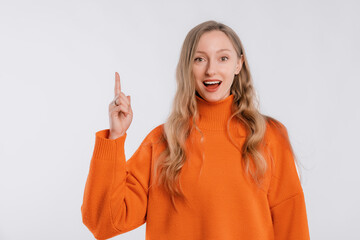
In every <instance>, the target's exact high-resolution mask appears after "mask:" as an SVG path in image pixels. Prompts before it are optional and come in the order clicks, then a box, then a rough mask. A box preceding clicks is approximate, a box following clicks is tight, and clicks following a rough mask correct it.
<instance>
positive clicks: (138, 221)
mask: <svg viewBox="0 0 360 240" xmlns="http://www.w3.org/2000/svg"><path fill="white" fill-rule="evenodd" d="M108 136H109V129H105V130H101V131H98V132H97V133H96V138H95V146H94V151H93V155H92V159H91V162H90V168H89V174H88V177H87V180H86V185H85V190H84V196H83V204H82V206H81V213H82V221H83V223H84V224H85V225H86V226H87V228H88V229H89V230H90V231H91V232H92V234H93V235H94V237H95V238H96V239H108V238H111V237H114V236H116V235H119V234H121V233H124V232H128V231H130V230H132V229H135V228H137V227H139V226H140V225H142V224H144V223H145V222H146V213H147V199H148V198H147V197H148V183H149V177H150V164H151V157H152V145H151V144H149V142H148V137H146V138H145V139H144V140H143V142H142V143H141V145H140V147H139V148H138V149H137V150H136V151H135V153H134V154H133V156H132V157H131V158H130V159H129V160H128V161H126V159H125V152H124V143H125V138H126V136H127V134H126V133H125V134H124V135H123V136H121V137H119V138H117V139H109V138H108ZM148 136H149V135H148Z"/></svg>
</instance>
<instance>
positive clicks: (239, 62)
mask: <svg viewBox="0 0 360 240" xmlns="http://www.w3.org/2000/svg"><path fill="white" fill-rule="evenodd" d="M243 64H244V55H242V54H241V57H240V58H239V59H238V61H237V64H236V70H235V74H236V75H238V74H239V73H240V71H241V68H242V66H243Z"/></svg>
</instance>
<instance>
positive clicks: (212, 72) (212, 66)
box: [206, 60, 216, 76]
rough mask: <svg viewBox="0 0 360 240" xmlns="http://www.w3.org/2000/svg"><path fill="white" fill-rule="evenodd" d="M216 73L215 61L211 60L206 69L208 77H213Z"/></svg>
mask: <svg viewBox="0 0 360 240" xmlns="http://www.w3.org/2000/svg"><path fill="white" fill-rule="evenodd" d="M215 73H216V65H215V62H214V61H211V60H209V61H208V64H207V68H206V75H208V76H213V75H215Z"/></svg>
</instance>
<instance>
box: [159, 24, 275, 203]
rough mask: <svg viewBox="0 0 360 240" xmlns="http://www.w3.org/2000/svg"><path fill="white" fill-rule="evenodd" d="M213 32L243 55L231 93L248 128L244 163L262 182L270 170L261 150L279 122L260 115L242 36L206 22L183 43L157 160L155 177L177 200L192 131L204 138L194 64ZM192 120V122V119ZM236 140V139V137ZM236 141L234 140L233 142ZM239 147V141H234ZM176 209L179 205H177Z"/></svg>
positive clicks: (237, 115) (234, 109)
mask: <svg viewBox="0 0 360 240" xmlns="http://www.w3.org/2000/svg"><path fill="white" fill-rule="evenodd" d="M209 31H222V32H223V33H225V34H226V35H227V36H228V38H229V39H230V41H231V42H232V44H233V46H234V48H235V50H236V53H237V56H238V58H240V57H241V55H243V57H244V58H243V59H244V62H243V66H242V68H241V71H240V73H239V74H237V75H235V76H234V80H233V84H232V86H231V90H230V91H231V94H233V95H234V101H233V105H232V115H231V117H230V119H229V120H228V123H227V132H228V135H229V136H230V139H231V140H232V138H231V135H230V132H229V123H230V121H231V119H232V118H233V117H235V118H236V119H237V120H238V121H240V122H241V123H243V125H244V126H245V129H246V131H247V136H246V140H245V142H244V144H243V146H242V149H239V150H240V151H241V153H242V159H243V165H244V169H245V171H246V173H250V175H251V177H252V179H253V180H254V181H255V183H257V184H258V185H259V184H260V183H261V179H262V177H263V176H264V174H265V172H266V170H267V163H266V161H265V159H264V157H263V154H262V152H261V150H260V146H261V145H262V144H263V141H262V140H263V138H264V134H265V130H266V122H267V121H268V120H271V122H276V120H275V119H273V118H271V117H268V116H265V115H262V114H260V112H259V110H258V100H257V99H256V94H255V91H254V87H253V83H252V77H251V74H250V71H249V64H248V61H247V58H246V54H245V51H244V48H243V45H242V43H241V41H240V38H239V37H238V36H237V34H236V33H235V32H234V31H233V30H232V29H231V28H230V27H228V26H226V25H224V24H222V23H219V22H216V21H207V22H203V23H201V24H199V25H197V26H196V27H194V28H193V29H191V30H190V32H189V33H188V34H187V36H186V38H185V40H184V43H183V45H182V49H181V53H180V59H179V62H178V65H177V69H176V81H177V91H176V94H175V98H174V101H173V105H172V111H171V113H170V115H169V117H168V119H167V121H166V122H165V124H164V129H163V135H162V139H163V140H165V142H166V148H165V150H164V151H163V152H162V153H161V154H160V156H159V158H158V159H157V161H155V165H154V171H153V174H154V175H153V176H154V177H153V179H154V181H155V182H157V184H158V185H162V186H163V187H164V189H165V191H166V192H167V193H169V196H170V198H171V201H172V203H173V206H174V207H175V203H174V197H180V198H181V199H184V198H185V196H184V194H183V192H182V190H181V185H180V190H179V188H178V186H176V185H177V184H179V174H180V171H181V169H182V167H183V166H184V163H185V161H186V156H187V155H186V153H187V152H186V151H187V150H186V147H185V142H186V140H187V138H188V136H189V135H190V132H191V131H192V130H193V128H195V130H197V131H199V132H200V133H201V135H202V137H203V134H202V132H201V130H200V129H199V128H198V127H197V125H196V121H197V117H198V109H197V103H196V91H195V81H194V78H193V74H192V63H193V61H192V60H193V58H194V53H195V50H196V47H197V45H198V42H199V39H200V37H201V36H202V35H203V34H204V33H205V32H209ZM189 119H190V120H192V123H193V124H191V122H190V121H189ZM232 141H233V140H232ZM233 142H234V141H233ZM234 145H235V146H237V144H234ZM175 209H176V207H175Z"/></svg>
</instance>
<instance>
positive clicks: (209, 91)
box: [192, 30, 243, 102]
mask: <svg viewBox="0 0 360 240" xmlns="http://www.w3.org/2000/svg"><path fill="white" fill-rule="evenodd" d="M192 61H193V70H192V71H193V75H194V77H195V86H196V87H195V89H196V91H197V92H198V94H199V95H200V96H201V97H202V98H203V99H205V100H206V101H208V102H215V101H219V100H222V99H224V98H226V97H228V96H229V95H230V87H231V84H232V82H233V79H234V75H235V74H238V73H239V72H240V70H241V66H242V64H243V56H242V58H241V59H239V58H238V57H237V54H236V51H235V49H234V46H233V45H232V43H231V41H230V39H229V38H228V37H227V36H226V35H225V33H223V32H222V31H218V30H214V31H210V32H206V33H204V34H203V35H202V36H201V37H200V40H199V43H198V46H197V48H196V51H195V57H194V59H193V60H192ZM205 83H207V84H205ZM211 83H216V84H211Z"/></svg>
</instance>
